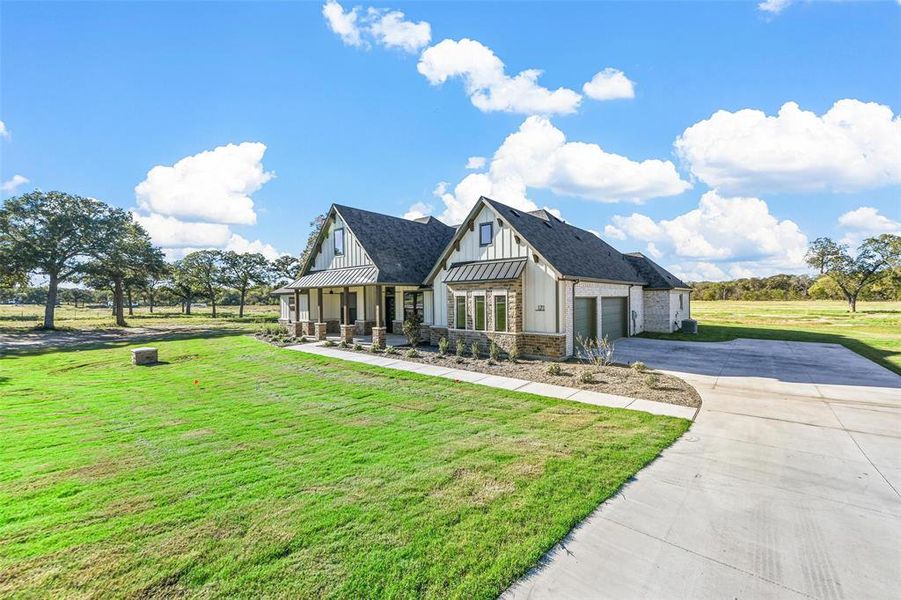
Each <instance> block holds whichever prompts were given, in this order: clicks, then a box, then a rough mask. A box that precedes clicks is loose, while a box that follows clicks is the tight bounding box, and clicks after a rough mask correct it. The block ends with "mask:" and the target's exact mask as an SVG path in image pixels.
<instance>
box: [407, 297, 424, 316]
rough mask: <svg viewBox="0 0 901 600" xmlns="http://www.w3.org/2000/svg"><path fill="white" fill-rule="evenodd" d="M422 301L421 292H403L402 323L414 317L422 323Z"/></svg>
mask: <svg viewBox="0 0 901 600" xmlns="http://www.w3.org/2000/svg"><path fill="white" fill-rule="evenodd" d="M422 301H423V293H422V292H404V321H409V320H410V319H412V318H413V316H414V315H415V316H418V317H419V321H420V322H422V320H423V317H424V313H423V312H422Z"/></svg>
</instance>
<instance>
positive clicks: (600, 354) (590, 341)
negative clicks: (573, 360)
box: [576, 335, 614, 367]
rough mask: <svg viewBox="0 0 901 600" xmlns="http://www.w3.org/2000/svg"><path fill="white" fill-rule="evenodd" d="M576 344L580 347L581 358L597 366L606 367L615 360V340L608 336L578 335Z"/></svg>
mask: <svg viewBox="0 0 901 600" xmlns="http://www.w3.org/2000/svg"><path fill="white" fill-rule="evenodd" d="M576 345H577V346H578V348H579V358H580V359H581V360H582V361H583V362H586V363H590V364H592V365H594V366H595V367H606V366H607V365H609V364H610V363H612V362H613V351H614V347H613V342H611V341H610V340H609V339H608V338H607V336H604V337H603V339H600V340H598V339H597V338H585V337H582V336H581V335H580V336H577V337H576Z"/></svg>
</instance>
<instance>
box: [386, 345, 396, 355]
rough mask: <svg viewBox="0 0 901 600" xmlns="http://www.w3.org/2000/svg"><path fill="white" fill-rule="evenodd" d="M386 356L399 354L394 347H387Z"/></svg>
mask: <svg viewBox="0 0 901 600" xmlns="http://www.w3.org/2000/svg"><path fill="white" fill-rule="evenodd" d="M385 354H397V348H395V347H394V346H385Z"/></svg>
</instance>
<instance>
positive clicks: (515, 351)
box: [507, 342, 519, 363]
mask: <svg viewBox="0 0 901 600" xmlns="http://www.w3.org/2000/svg"><path fill="white" fill-rule="evenodd" d="M507 358H509V359H510V362H513V363H515V362H516V361H518V360H519V346H517V345H516V342H513V345H512V346H510V350H509V351H508V352H507Z"/></svg>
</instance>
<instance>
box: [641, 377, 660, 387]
mask: <svg viewBox="0 0 901 600" xmlns="http://www.w3.org/2000/svg"><path fill="white" fill-rule="evenodd" d="M659 382H660V378H659V377H657V374H656V373H648V374H647V375H645V376H644V384H645V385H646V386H648V387H649V388H651V389H653V388H656V387H657V384H658V383H659Z"/></svg>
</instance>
